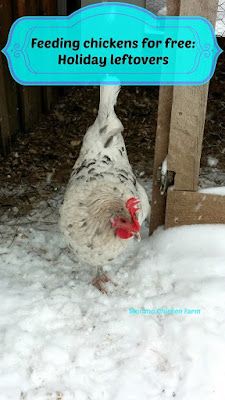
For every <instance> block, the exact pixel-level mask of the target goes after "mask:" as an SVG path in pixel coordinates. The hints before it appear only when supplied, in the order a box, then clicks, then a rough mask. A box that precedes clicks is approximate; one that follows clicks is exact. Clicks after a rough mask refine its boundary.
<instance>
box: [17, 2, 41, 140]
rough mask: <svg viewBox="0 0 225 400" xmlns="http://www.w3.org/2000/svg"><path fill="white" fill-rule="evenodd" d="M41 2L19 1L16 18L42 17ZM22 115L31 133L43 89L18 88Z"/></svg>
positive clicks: (36, 117) (39, 110)
mask: <svg viewBox="0 0 225 400" xmlns="http://www.w3.org/2000/svg"><path fill="white" fill-rule="evenodd" d="M40 12H41V2H40V0H17V1H16V4H15V17H16V18H18V17H23V16H25V15H40ZM18 94H19V102H20V114H21V123H22V129H23V131H25V132H26V131H29V130H30V129H32V128H33V126H34V125H35V123H36V122H37V121H38V119H39V117H40V114H41V112H42V111H43V107H42V103H43V102H42V99H43V94H42V88H41V87H38V86H35V87H32V86H21V85H19V86H18Z"/></svg>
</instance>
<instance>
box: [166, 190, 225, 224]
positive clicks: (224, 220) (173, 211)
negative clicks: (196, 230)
mask: <svg viewBox="0 0 225 400" xmlns="http://www.w3.org/2000/svg"><path fill="white" fill-rule="evenodd" d="M166 208H167V212H166V220H165V227H166V228H172V227H175V226H181V225H192V224H225V197H224V196H219V195H214V194H208V193H207V194H206V193H199V192H186V191H176V190H169V191H168V194H167V207H166Z"/></svg>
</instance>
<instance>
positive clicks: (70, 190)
mask: <svg viewBox="0 0 225 400" xmlns="http://www.w3.org/2000/svg"><path fill="white" fill-rule="evenodd" d="M119 91H120V87H119V86H101V87H100V104H99V111H98V115H97V118H96V120H95V122H94V124H93V125H92V126H91V127H90V128H89V129H88V130H87V133H86V135H85V136H84V139H83V144H82V148H81V151H80V155H79V157H78V159H77V161H76V163H75V165H74V167H73V171H72V174H71V177H70V180H69V183H68V187H67V189H66V193H65V197H64V202H63V205H62V207H61V210H60V227H61V231H62V232H63V233H64V235H65V237H66V238H67V240H68V243H69V245H70V247H72V250H73V251H74V253H75V254H76V256H77V258H78V259H79V260H80V261H83V262H86V263H88V264H90V265H93V266H96V267H97V268H98V269H99V271H100V269H101V267H103V265H104V264H108V263H109V262H111V261H113V260H114V259H115V258H116V257H118V256H119V255H120V254H121V253H122V252H123V250H124V249H125V248H126V246H127V244H128V241H129V240H130V239H133V238H135V237H136V238H139V237H140V230H141V224H142V223H143V221H144V220H145V219H146V218H147V217H148V215H149V211H150V206H149V201H148V197H147V194H146V192H145V190H144V188H143V187H142V186H141V185H140V183H139V182H137V179H136V177H135V176H134V174H133V172H132V169H131V166H130V164H129V160H128V157H127V152H126V148H125V144H124V140H123V136H122V134H121V132H122V131H123V125H122V123H121V122H120V120H119V119H118V117H117V116H116V114H115V111H114V106H115V104H116V101H117V96H118V93H119ZM103 280H104V282H106V281H107V278H106V277H105V276H104V278H103Z"/></svg>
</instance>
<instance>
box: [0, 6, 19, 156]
mask: <svg viewBox="0 0 225 400" xmlns="http://www.w3.org/2000/svg"><path fill="white" fill-rule="evenodd" d="M0 20H1V35H0V46H1V48H3V47H4V46H5V45H6V42H7V38H8V32H9V29H10V26H11V24H12V21H13V14H12V7H11V3H10V2H8V1H7V0H0ZM19 129H20V124H19V116H18V102H17V89H16V83H15V82H14V80H13V79H12V77H11V75H10V72H9V69H8V64H7V61H6V58H5V56H3V55H2V53H1V54H0V151H1V153H2V154H3V155H5V154H6V153H7V152H8V151H9V148H10V142H11V138H12V136H13V135H14V134H15V133H16V132H17V131H18V130H19Z"/></svg>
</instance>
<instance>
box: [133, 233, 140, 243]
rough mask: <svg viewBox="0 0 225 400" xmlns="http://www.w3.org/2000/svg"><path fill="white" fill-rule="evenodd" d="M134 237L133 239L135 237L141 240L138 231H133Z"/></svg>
mask: <svg viewBox="0 0 225 400" xmlns="http://www.w3.org/2000/svg"><path fill="white" fill-rule="evenodd" d="M134 237H135V239H137V241H138V242H140V241H141V234H140V232H135V233H134Z"/></svg>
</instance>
